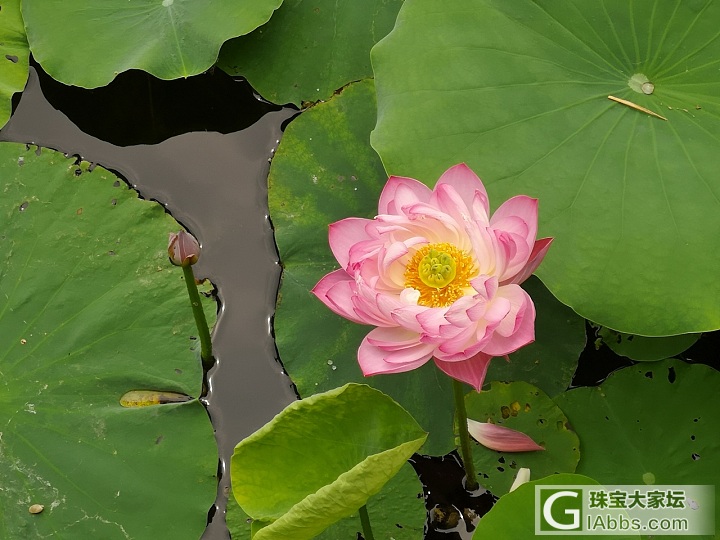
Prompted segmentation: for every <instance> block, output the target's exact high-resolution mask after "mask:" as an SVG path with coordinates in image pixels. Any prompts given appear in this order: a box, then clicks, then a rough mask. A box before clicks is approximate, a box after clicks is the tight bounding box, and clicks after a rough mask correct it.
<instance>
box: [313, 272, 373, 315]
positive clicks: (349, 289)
mask: <svg viewBox="0 0 720 540" xmlns="http://www.w3.org/2000/svg"><path fill="white" fill-rule="evenodd" d="M310 292H311V293H313V294H314V295H315V296H317V298H318V300H320V301H321V302H322V303H323V304H325V305H326V306H327V307H329V308H330V309H331V310H332V311H334V312H335V313H337V314H338V315H340V316H341V317H345V318H346V319H349V320H351V321H353V322H356V323H359V324H368V323H367V321H365V320H364V319H362V318H361V317H359V316H358V315H357V314H356V313H355V309H354V306H353V297H354V296H355V294H356V291H355V280H353V279H352V277H350V276H349V275H348V273H347V272H345V270H342V269H341V270H335V271H334V272H330V273H329V274H327V275H326V276H324V277H323V278H322V279H321V280H320V281H318V283H317V285H315V287H313V289H312V290H311V291H310Z"/></svg>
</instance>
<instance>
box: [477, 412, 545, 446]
mask: <svg viewBox="0 0 720 540" xmlns="http://www.w3.org/2000/svg"><path fill="white" fill-rule="evenodd" d="M467 423H468V431H469V432H470V435H471V436H472V438H473V439H475V440H476V441H477V442H479V443H480V444H482V445H483V446H485V447H486V448H489V449H490V450H497V451H498V452H533V451H536V450H545V449H544V448H543V447H542V446H540V445H539V444H537V443H536V442H535V441H533V440H532V439H531V438H530V437H528V436H527V435H525V434H524V433H521V432H519V431H515V430H514V429H510V428H507V427H505V426H498V425H497V424H490V423H489V422H476V421H475V420H470V419H469V418H468V421H467Z"/></svg>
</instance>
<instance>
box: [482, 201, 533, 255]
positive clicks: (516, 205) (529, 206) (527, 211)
mask: <svg viewBox="0 0 720 540" xmlns="http://www.w3.org/2000/svg"><path fill="white" fill-rule="evenodd" d="M518 218H519V219H521V220H522V221H524V222H525V224H526V226H527V228H526V230H525V234H524V237H525V240H526V243H527V245H528V247H529V248H531V247H532V244H533V242H535V237H536V236H537V223H538V200H537V199H533V198H532V197H528V196H526V195H517V196H515V197H512V198H510V199H508V200H507V201H505V202H504V203H502V204H501V205H500V207H499V208H498V209H497V210H495V213H494V214H493V215H492V217H491V218H490V226H491V227H492V228H493V229H499V230H506V231H508V232H514V233H516V234H519V231H518V230H517V222H516V221H515V220H517V219H518Z"/></svg>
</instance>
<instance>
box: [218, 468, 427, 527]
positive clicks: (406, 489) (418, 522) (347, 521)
mask: <svg viewBox="0 0 720 540" xmlns="http://www.w3.org/2000/svg"><path fill="white" fill-rule="evenodd" d="M367 508H368V515H369V516H370V522H371V524H372V529H373V533H374V535H375V538H377V539H379V538H383V539H387V540H391V539H392V538H394V539H395V540H417V539H418V538H420V537H421V536H422V531H423V524H424V522H425V504H424V499H423V497H422V486H421V485H420V483H419V482H418V477H417V474H415V471H414V470H413V468H412V467H411V466H410V464H409V463H408V464H405V465H403V466H402V468H401V469H400V471H399V472H398V473H397V474H396V475H395V476H393V477H392V478H391V479H390V480H388V482H387V484H385V485H384V486H383V488H382V490H381V491H380V493H378V494H377V495H374V496H373V497H371V498H370V500H369V501H368V502H367ZM226 521H227V526H228V529H229V530H230V536H231V537H232V539H233V540H250V529H251V526H252V524H253V523H255V522H253V521H252V518H250V516H248V515H247V513H245V511H244V510H243V509H242V508H241V507H240V505H238V503H237V501H236V500H235V498H234V497H230V500H229V501H228V506H227V515H226ZM361 531H362V527H361V525H360V517H359V515H358V512H354V513H353V514H351V515H350V516H348V517H346V518H343V519H341V520H340V521H338V522H336V523H333V524H332V525H330V526H329V527H328V528H327V529H325V530H324V531H323V532H321V533H320V534H318V535H317V536H316V537H315V538H316V539H317V540H338V539H342V540H355V539H356V538H357V534H358V533H359V532H361Z"/></svg>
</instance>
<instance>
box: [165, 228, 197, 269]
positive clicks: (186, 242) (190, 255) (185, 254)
mask: <svg viewBox="0 0 720 540" xmlns="http://www.w3.org/2000/svg"><path fill="white" fill-rule="evenodd" d="M168 255H169V256H170V262H171V263H173V264H174V265H175V266H182V267H185V266H191V265H193V264H195V263H196V262H197V261H198V259H199V258H200V244H198V241H197V240H195V237H194V236H193V235H192V234H190V233H188V232H186V231H180V232H177V233H170V238H169V239H168Z"/></svg>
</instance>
